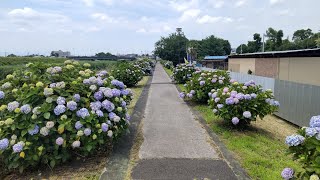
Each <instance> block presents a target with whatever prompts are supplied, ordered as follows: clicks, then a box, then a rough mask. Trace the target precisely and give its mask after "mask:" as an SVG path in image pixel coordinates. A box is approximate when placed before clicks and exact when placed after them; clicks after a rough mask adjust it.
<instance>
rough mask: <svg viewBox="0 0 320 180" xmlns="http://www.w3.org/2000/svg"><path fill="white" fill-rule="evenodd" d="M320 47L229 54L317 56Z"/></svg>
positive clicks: (240, 56)
mask: <svg viewBox="0 0 320 180" xmlns="http://www.w3.org/2000/svg"><path fill="white" fill-rule="evenodd" d="M319 56H320V48H315V49H298V50H288V51H268V52H256V53H245V54H235V55H230V56H229V57H230V58H245V57H262V58H263V57H319Z"/></svg>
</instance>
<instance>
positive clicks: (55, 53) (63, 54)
mask: <svg viewBox="0 0 320 180" xmlns="http://www.w3.org/2000/svg"><path fill="white" fill-rule="evenodd" d="M51 56H55V57H64V58H65V57H67V56H71V53H70V52H69V51H65V52H64V51H61V50H59V51H52V52H51Z"/></svg>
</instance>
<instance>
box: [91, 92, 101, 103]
mask: <svg viewBox="0 0 320 180" xmlns="http://www.w3.org/2000/svg"><path fill="white" fill-rule="evenodd" d="M93 96H94V98H95V99H96V100H98V101H100V100H101V99H102V98H103V92H102V91H98V92H95V93H94V95H93Z"/></svg>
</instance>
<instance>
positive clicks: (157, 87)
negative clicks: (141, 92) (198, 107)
mask: <svg viewBox="0 0 320 180" xmlns="http://www.w3.org/2000/svg"><path fill="white" fill-rule="evenodd" d="M178 94H179V92H178V90H177V88H176V87H175V85H174V84H172V83H171V79H170V78H169V76H168V75H167V73H166V72H165V71H164V69H163V67H162V66H161V65H160V64H157V65H156V68H155V72H154V77H153V80H152V84H151V87H150V90H149V96H148V100H147V106H146V109H145V118H144V120H143V129H142V132H143V137H144V142H143V143H142V145H141V147H140V151H139V158H140V161H139V162H137V165H136V166H135V167H134V169H133V171H132V174H131V175H132V178H133V179H204V178H208V179H236V176H235V175H234V173H233V172H232V170H231V169H230V167H229V166H228V165H227V163H226V162H225V161H224V160H223V159H222V158H221V156H220V155H219V153H218V151H217V150H216V149H215V147H214V142H213V141H212V140H211V138H210V137H209V135H208V134H207V133H206V131H205V129H204V128H202V126H201V124H200V123H199V122H198V121H197V120H196V119H195V116H194V115H193V114H192V112H191V110H190V108H189V107H188V105H187V104H186V103H185V102H184V101H183V100H181V99H180V98H179V97H178Z"/></svg>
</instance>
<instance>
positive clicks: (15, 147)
mask: <svg viewBox="0 0 320 180" xmlns="http://www.w3.org/2000/svg"><path fill="white" fill-rule="evenodd" d="M23 147H24V144H23V143H22V142H18V143H17V144H15V145H13V146H12V149H13V152H15V153H19V152H21V151H22V150H23Z"/></svg>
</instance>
